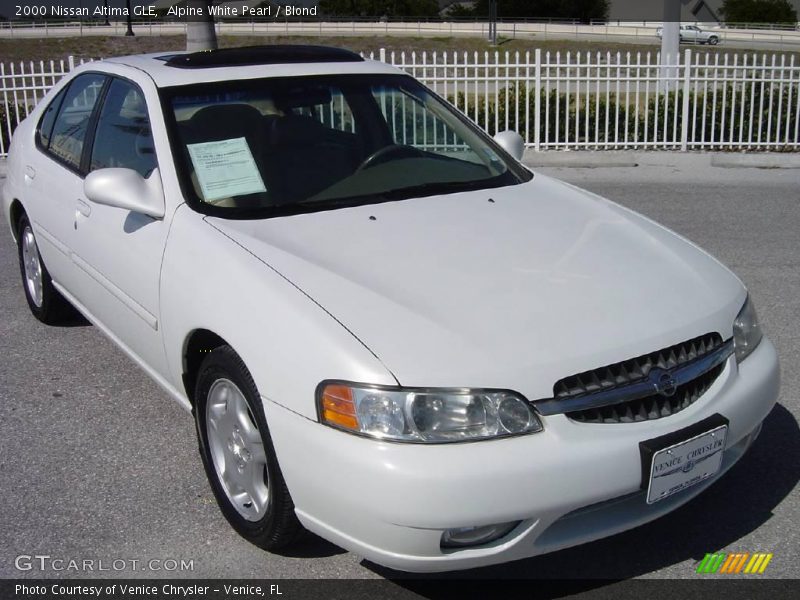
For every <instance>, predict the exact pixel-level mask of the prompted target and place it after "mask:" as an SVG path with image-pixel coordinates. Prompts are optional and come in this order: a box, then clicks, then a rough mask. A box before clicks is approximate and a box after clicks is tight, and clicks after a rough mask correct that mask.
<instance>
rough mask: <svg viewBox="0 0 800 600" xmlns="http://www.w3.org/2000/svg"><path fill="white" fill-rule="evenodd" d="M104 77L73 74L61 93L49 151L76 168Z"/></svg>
mask: <svg viewBox="0 0 800 600" xmlns="http://www.w3.org/2000/svg"><path fill="white" fill-rule="evenodd" d="M105 79H106V78H105V77H103V76H102V75H97V74H87V75H79V76H78V77H76V78H75V80H74V81H73V82H72V83H71V84H70V86H69V89H68V90H67V93H66V95H65V96H64V102H63V103H62V104H61V109H60V110H59V112H58V117H57V118H56V121H55V125H54V126H53V133H52V136H51V137H50V145H49V148H50V152H51V153H53V154H54V155H55V156H57V157H58V158H60V159H61V160H63V161H64V162H66V163H67V164H69V165H71V166H73V167H75V168H78V167H80V164H81V154H82V153H83V144H84V142H85V138H86V129H87V128H88V126H89V119H90V117H91V116H92V111H93V110H94V106H95V104H97V98H98V97H99V96H100V91H101V90H102V89H103V84H104V83H105Z"/></svg>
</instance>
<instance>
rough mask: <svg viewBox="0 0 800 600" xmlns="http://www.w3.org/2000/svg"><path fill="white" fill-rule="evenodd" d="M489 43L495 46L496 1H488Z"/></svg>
mask: <svg viewBox="0 0 800 600" xmlns="http://www.w3.org/2000/svg"><path fill="white" fill-rule="evenodd" d="M489 43H490V44H491V45H492V46H497V0H489Z"/></svg>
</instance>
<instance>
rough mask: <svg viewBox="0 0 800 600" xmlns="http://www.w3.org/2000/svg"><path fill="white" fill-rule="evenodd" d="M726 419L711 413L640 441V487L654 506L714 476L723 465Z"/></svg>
mask: <svg viewBox="0 0 800 600" xmlns="http://www.w3.org/2000/svg"><path fill="white" fill-rule="evenodd" d="M728 424H729V422H728V419H726V418H725V417H723V416H722V415H720V414H714V415H712V416H710V417H708V418H707V419H703V420H702V421H699V422H698V423H695V424H694V425H691V426H689V427H686V428H684V429H680V430H678V431H674V432H672V433H669V434H667V435H663V436H661V437H657V438H653V439H650V440H646V441H644V442H639V452H640V454H641V459H642V483H641V488H642V489H643V490H645V491H646V494H647V503H648V504H653V503H655V502H658V501H659V500H663V499H665V498H668V497H669V496H672V495H673V494H676V493H678V492H680V491H683V490H685V489H687V488H689V487H691V486H693V485H696V484H698V483H700V482H701V481H705V480H706V479H708V478H709V477H713V476H714V475H715V474H716V473H717V472H718V471H719V469H720V467H721V465H722V454H723V451H724V450H725V442H726V439H727V433H728Z"/></svg>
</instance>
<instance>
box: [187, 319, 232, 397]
mask: <svg viewBox="0 0 800 600" xmlns="http://www.w3.org/2000/svg"><path fill="white" fill-rule="evenodd" d="M228 345H229V344H228V342H227V341H225V339H224V338H223V337H222V336H220V335H218V334H216V333H214V332H213V331H211V330H210V329H195V330H194V331H192V332H190V333H189V334H188V335H187V336H186V340H185V341H184V344H183V374H182V378H183V387H184V391H185V392H186V397H187V398H188V399H189V402H190V403H191V405H192V407H194V404H195V398H194V388H195V384H196V382H197V375H198V373H199V372H200V365H201V364H202V363H203V359H204V358H205V357H206V356H207V355H208V353H209V352H211V351H212V350H214V349H215V348H219V347H220V346H228Z"/></svg>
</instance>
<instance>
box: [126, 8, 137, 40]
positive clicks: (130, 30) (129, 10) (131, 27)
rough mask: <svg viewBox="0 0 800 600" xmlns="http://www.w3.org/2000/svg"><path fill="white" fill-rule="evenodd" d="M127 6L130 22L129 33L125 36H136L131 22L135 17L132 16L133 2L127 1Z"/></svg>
mask: <svg viewBox="0 0 800 600" xmlns="http://www.w3.org/2000/svg"><path fill="white" fill-rule="evenodd" d="M125 5H126V6H127V8H128V10H127V13H128V14H127V16H126V19H127V21H128V31H126V32H125V35H126V36H130V35H135V34H134V33H133V23H132V21H131V20H132V19H133V15H132V14H131V0H125Z"/></svg>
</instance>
